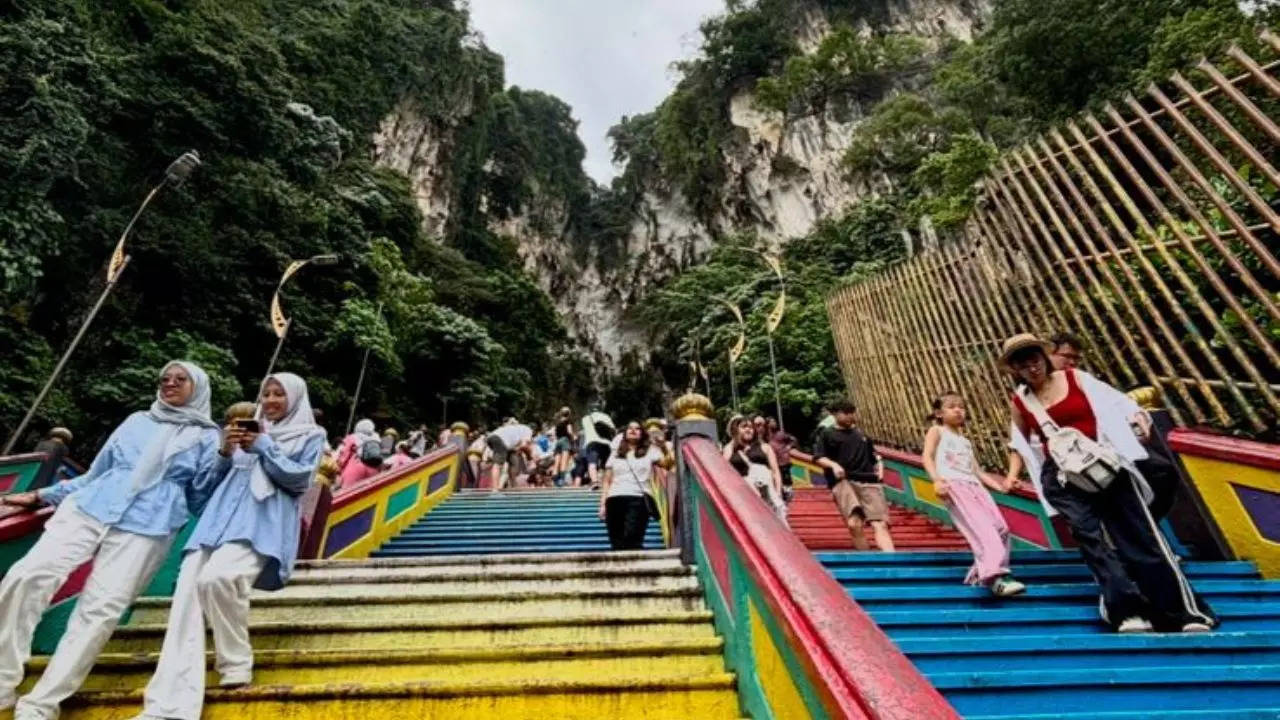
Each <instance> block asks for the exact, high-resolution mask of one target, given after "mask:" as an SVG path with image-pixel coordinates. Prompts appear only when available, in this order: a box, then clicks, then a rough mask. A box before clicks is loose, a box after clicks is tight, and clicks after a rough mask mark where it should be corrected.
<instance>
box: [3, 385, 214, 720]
mask: <svg viewBox="0 0 1280 720" xmlns="http://www.w3.org/2000/svg"><path fill="white" fill-rule="evenodd" d="M209 400H210V389H209V377H208V375H206V374H205V372H204V370H201V369H200V368H199V367H197V366H196V365H193V364H191V363H187V362H178V361H175V362H170V363H169V364H167V365H165V367H164V369H163V370H161V372H160V382H159V388H158V389H157V390H156V399H155V401H154V402H153V403H152V404H151V408H150V410H148V411H146V412H136V413H134V414H132V415H130V416H129V417H128V419H126V420H125V421H124V422H123V423H121V424H120V426H119V427H117V428H116V429H115V432H113V433H111V437H110V438H109V439H108V440H107V444H106V445H105V446H103V448H102V450H101V451H100V452H99V453H98V456H97V457H96V458H94V460H93V464H92V465H90V466H89V469H88V471H86V472H85V473H84V474H83V475H80V476H79V477H76V478H74V479H72V480H69V481H67V482H63V483H58V484H56V485H53V486H51V487H47V488H44V489H42V490H39V491H36V492H30V493H20V494H18V495H9V496H6V497H4V498H0V499H2V500H3V501H4V502H5V504H9V505H23V506H28V507H35V506H38V505H41V504H44V503H51V504H53V505H57V506H58V510H57V511H56V512H55V513H54V514H53V517H52V518H50V519H49V522H48V523H47V524H46V525H45V527H44V534H42V535H41V536H40V539H39V540H37V541H36V544H35V545H34V546H32V548H31V549H30V550H29V551H27V554H26V555H24V556H23V557H22V559H21V560H19V561H18V562H17V563H16V564H14V565H13V567H11V568H9V572H8V574H6V575H5V577H4V580H3V581H0V710H3V709H7V708H10V707H14V718H16V720H51V719H52V718H55V717H57V715H58V705H59V704H60V703H61V702H62V701H63V700H65V699H66V698H67V697H69V696H70V695H71V694H72V693H74V692H75V691H76V690H78V689H79V688H80V685H81V684H82V683H83V682H84V679H85V677H86V676H88V674H89V671H90V669H92V667H93V662H94V660H95V659H96V658H97V656H98V653H99V652H101V651H102V647H103V646H104V645H105V644H106V642H107V639H108V638H109V637H110V636H111V633H112V631H113V630H115V627H116V624H117V623H118V622H119V621H120V616H121V615H122V614H123V613H124V611H125V609H126V608H128V607H129V605H130V604H131V603H132V602H133V601H134V599H136V598H137V597H138V595H139V593H141V592H142V590H143V589H144V588H146V587H147V585H148V584H149V583H150V582H151V578H152V576H153V575H155V573H156V571H157V570H158V569H159V568H160V565H161V563H162V562H163V560H164V558H165V556H166V555H167V554H168V552H169V546H170V545H171V544H172V543H173V538H174V536H175V535H176V534H177V532H178V530H179V529H181V528H182V526H183V525H185V524H186V523H187V518H188V517H189V516H190V515H191V514H199V513H200V511H201V509H202V508H203V506H204V504H205V501H206V500H208V498H209V495H210V493H212V492H213V489H214V486H215V485H216V483H217V481H218V480H219V476H218V475H216V474H215V473H214V471H213V468H214V458H215V457H216V456H217V454H218V426H217V425H216V424H215V423H214V422H213V420H212V419H211V418H210V417H209ZM89 560H92V561H93V572H92V574H90V576H89V579H88V580H87V581H86V582H85V585H84V590H83V591H82V592H81V594H80V598H79V600H78V601H77V602H76V607H75V611H74V612H73V613H72V615H71V619H70V620H69V621H68V623H67V630H66V632H65V633H64V634H63V636H62V640H61V642H59V643H58V648H57V650H55V651H54V653H53V657H51V658H49V663H48V665H46V666H45V671H44V674H43V675H41V677H40V680H39V682H37V683H36V685H35V687H33V688H32V689H31V692H29V693H28V694H27V695H25V696H24V697H23V698H22V699H21V700H16V706H15V697H14V691H15V690H16V689H17V687H18V684H19V683H20V682H22V674H23V669H24V666H25V664H26V661H27V660H28V659H29V658H30V656H31V639H32V636H33V635H34V633H35V629H36V624H37V623H39V622H40V617H41V615H43V614H44V611H45V609H46V608H48V607H49V602H50V600H51V599H52V598H53V594H54V593H55V592H56V591H57V590H58V588H59V587H61V586H62V584H63V583H64V582H66V580H67V577H68V576H69V575H70V574H71V572H72V571H73V570H75V569H76V568H77V567H79V566H80V565H82V564H84V563H85V562H87V561H89Z"/></svg>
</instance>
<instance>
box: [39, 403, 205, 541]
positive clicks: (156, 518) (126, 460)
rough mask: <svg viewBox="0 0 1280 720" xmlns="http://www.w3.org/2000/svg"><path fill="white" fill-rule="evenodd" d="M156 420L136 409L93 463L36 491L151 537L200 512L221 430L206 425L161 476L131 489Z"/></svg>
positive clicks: (112, 524)
mask: <svg viewBox="0 0 1280 720" xmlns="http://www.w3.org/2000/svg"><path fill="white" fill-rule="evenodd" d="M159 431H160V423H158V422H156V421H155V420H152V419H151V416H150V415H148V414H147V413H145V412H136V413H134V414H132V415H130V416H129V417H128V418H126V419H125V421H124V422H122V423H120V427H117V428H116V430H115V432H113V433H111V437H110V438H108V439H107V444H106V445H105V446H103V448H102V450H100V451H99V452H98V456H97V457H95V458H94V459H93V464H92V465H90V466H89V469H88V470H87V471H86V472H85V473H84V474H83V475H80V476H79V477H76V478H72V479H71V480H68V481H66V482H60V483H58V484H56V485H51V486H49V487H47V488H43V489H41V490H40V491H39V494H40V499H42V500H44V501H45V502H48V503H52V504H54V505H57V504H58V503H60V502H62V501H63V500H65V499H66V498H68V497H72V498H74V499H75V501H76V507H77V508H79V509H80V511H81V512H83V513H85V514H86V515H88V516H89V517H91V518H93V519H95V520H97V521H98V522H100V523H102V524H103V525H106V526H108V527H114V528H118V529H120V530H124V531H126V532H131V533H135V534H138V535H146V536H149V537H165V536H167V535H169V534H171V533H173V532H174V531H175V530H178V529H179V528H181V527H182V526H183V525H184V524H186V522H187V518H188V517H189V516H190V515H191V514H193V513H199V512H200V510H201V508H202V507H203V506H204V504H205V502H206V501H207V500H208V499H209V496H210V495H211V494H212V493H213V489H214V486H215V485H216V484H217V482H218V480H219V479H221V477H222V475H221V474H216V473H215V471H214V458H216V457H217V456H218V445H219V433H218V430H217V429H216V428H208V429H207V430H206V431H205V432H204V433H202V434H201V435H200V440H199V442H197V443H196V444H195V445H193V446H192V447H190V448H188V449H187V450H184V451H182V452H180V453H178V454H177V455H174V456H173V458H172V460H171V461H170V463H169V464H168V466H167V467H166V468H165V470H164V478H163V480H162V481H161V482H159V483H156V484H155V485H154V486H152V487H151V488H149V489H147V490H144V491H142V492H139V493H135V492H134V491H133V481H132V478H131V477H130V476H131V475H132V474H133V467H134V464H135V463H136V462H137V461H138V457H139V456H140V455H141V454H142V452H143V450H145V449H146V446H147V443H148V442H149V441H150V440H151V437H152V435H154V434H155V433H156V432H159Z"/></svg>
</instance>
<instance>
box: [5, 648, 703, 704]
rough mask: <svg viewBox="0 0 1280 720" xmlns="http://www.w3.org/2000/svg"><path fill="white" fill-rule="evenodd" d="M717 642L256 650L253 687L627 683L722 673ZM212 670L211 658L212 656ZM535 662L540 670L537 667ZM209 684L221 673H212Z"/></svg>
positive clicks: (110, 682) (113, 686) (104, 679)
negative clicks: (536, 680) (533, 677)
mask: <svg viewBox="0 0 1280 720" xmlns="http://www.w3.org/2000/svg"><path fill="white" fill-rule="evenodd" d="M723 649H724V643H723V641H722V640H720V639H719V638H714V637H711V638H697V639H691V640H670V641H667V642H663V643H655V642H651V641H643V642H628V643H597V644H576V645H575V644H567V645H524V646H514V647H506V648H436V649H408V648H406V649H400V650H377V651H368V650H364V651H360V650H340V651H296V650H264V651H259V652H256V653H255V659H254V661H255V669H254V684H255V685H320V684H324V683H327V682H338V681H340V682H343V683H361V682H365V683H392V682H415V681H431V682H446V683H475V682H483V681H488V680H492V679H494V678H521V677H527V676H529V675H530V669H531V668H534V667H536V668H537V673H538V676H539V677H544V678H558V679H582V680H587V679H594V680H604V679H612V680H618V681H621V680H626V679H628V678H642V677H649V676H653V675H687V676H695V675H712V674H716V673H720V672H723V671H724V659H723V658H722V657H721V652H722V651H723ZM157 658H158V656H157V654H156V653H141V654H108V655H103V656H102V657H100V658H98V662H97V664H96V665H95V666H94V669H93V673H92V674H91V675H90V676H89V678H88V680H87V681H86V682H85V684H84V686H83V687H82V688H81V690H82V692H88V691H126V690H134V689H139V688H143V687H146V684H147V681H148V680H150V678H151V674H152V673H153V672H154V670H155V663H156V660H157ZM209 660H210V662H209V665H210V666H212V664H213V663H212V653H210V655H209ZM534 663H536V665H534ZM46 664H47V658H38V659H36V660H33V661H32V662H31V663H30V664H29V665H28V669H27V670H28V671H27V678H26V681H25V682H24V683H23V684H22V686H21V687H20V690H21V692H26V691H27V690H29V689H30V686H31V685H34V684H35V681H36V679H37V678H38V677H39V674H40V672H42V671H43V669H44V667H45V665H46ZM207 682H208V686H209V687H211V688H212V687H216V686H217V684H218V676H217V673H216V672H212V671H210V672H209V675H208V680H207Z"/></svg>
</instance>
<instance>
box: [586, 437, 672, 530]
mask: <svg viewBox="0 0 1280 720" xmlns="http://www.w3.org/2000/svg"><path fill="white" fill-rule="evenodd" d="M667 463H669V459H668V458H667V457H666V456H665V455H664V454H663V452H662V450H661V449H660V448H657V447H654V446H653V445H651V444H650V443H649V435H648V433H646V432H645V431H644V428H642V427H640V423H638V422H634V421H633V422H630V423H628V424H627V429H626V430H624V431H623V433H622V441H621V442H620V443H619V444H618V449H617V450H616V451H614V452H613V453H612V454H610V456H609V460H608V462H606V463H605V466H604V480H603V481H602V486H601V488H600V519H601V520H603V521H604V523H605V526H606V527H607V528H608V530H609V545H610V546H611V547H612V548H613V549H614V550H641V549H643V548H644V534H645V532H646V531H647V530H648V529H649V516H650V514H651V512H650V509H649V505H650V503H651V502H652V500H651V498H650V497H649V483H650V478H652V477H653V474H654V468H655V467H658V466H664V465H666V464H667ZM655 509H656V508H655Z"/></svg>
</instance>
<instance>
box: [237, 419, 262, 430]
mask: <svg viewBox="0 0 1280 720" xmlns="http://www.w3.org/2000/svg"><path fill="white" fill-rule="evenodd" d="M235 426H236V427H237V428H238V429H240V430H242V431H244V432H251V433H259V432H262V426H261V425H260V424H258V421H257V420H254V419H252V418H236V421H235Z"/></svg>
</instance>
